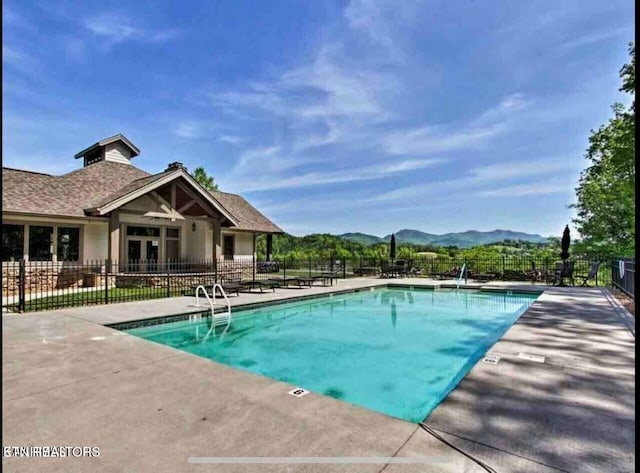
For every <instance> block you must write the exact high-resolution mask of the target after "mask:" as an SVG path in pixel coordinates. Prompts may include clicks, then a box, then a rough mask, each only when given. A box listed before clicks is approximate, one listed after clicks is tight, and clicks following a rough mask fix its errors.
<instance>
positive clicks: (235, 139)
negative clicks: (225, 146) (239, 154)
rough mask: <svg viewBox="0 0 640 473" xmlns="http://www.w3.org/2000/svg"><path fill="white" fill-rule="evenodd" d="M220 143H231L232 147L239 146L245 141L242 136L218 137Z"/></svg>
mask: <svg viewBox="0 0 640 473" xmlns="http://www.w3.org/2000/svg"><path fill="white" fill-rule="evenodd" d="M218 141H222V142H223V143H229V144H230V145H239V144H242V143H244V141H245V139H244V138H243V137H241V136H235V135H220V136H218Z"/></svg>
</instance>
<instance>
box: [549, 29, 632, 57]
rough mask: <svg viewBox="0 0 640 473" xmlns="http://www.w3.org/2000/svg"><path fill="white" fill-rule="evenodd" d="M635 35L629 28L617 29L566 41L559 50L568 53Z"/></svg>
mask: <svg viewBox="0 0 640 473" xmlns="http://www.w3.org/2000/svg"><path fill="white" fill-rule="evenodd" d="M632 34H633V31H632V30H629V29H628V28H617V29H614V30H612V31H604V32H600V33H591V34H587V35H584V36H580V37H579V38H575V39H571V40H568V41H565V42H563V43H561V44H560V45H559V46H558V48H559V49H560V50H562V51H563V52H567V51H570V50H572V49H576V48H579V47H582V46H587V45H590V44H594V43H600V42H602V41H606V40H608V39H611V38H617V37H618V36H622V35H629V36H631V35H632Z"/></svg>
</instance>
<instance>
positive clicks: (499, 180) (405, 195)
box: [369, 159, 575, 202]
mask: <svg viewBox="0 0 640 473" xmlns="http://www.w3.org/2000/svg"><path fill="white" fill-rule="evenodd" d="M574 167H575V166H574V164H573V163H570V162H567V160H566V159H548V160H535V161H520V162H508V163H500V164H493V165H489V166H479V167H476V168H473V169H471V170H470V171H469V172H468V173H467V174H464V175H461V176H460V177H458V178H454V179H444V180H439V181H438V180H436V181H429V182H426V183H424V184H419V185H414V186H407V187H402V188H399V189H395V190H391V191H387V192H384V193H381V194H378V195H376V196H375V197H373V198H371V199H369V200H370V201H373V202H388V201H402V200H405V201H406V200H415V199H420V198H424V197H427V196H432V195H435V194H439V195H449V193H450V192H454V191H456V190H463V189H464V190H465V193H468V192H470V191H474V192H475V193H476V194H477V195H490V194H486V193H490V192H493V191H495V189H494V188H491V189H484V190H483V187H486V186H489V185H494V186H495V185H500V186H503V187H501V189H506V187H504V186H505V184H508V181H509V180H511V179H523V178H530V177H534V176H540V175H548V174H552V173H556V172H561V171H564V172H567V171H575V169H574ZM520 186H524V184H522V185H521V184H516V185H515V186H512V187H511V188H513V189H514V194H513V195H523V194H517V193H516V192H518V191H519V192H525V191H526V189H525V188H524V187H522V188H520ZM516 187H517V189H516ZM481 192H486V193H485V194H480V193H481Z"/></svg>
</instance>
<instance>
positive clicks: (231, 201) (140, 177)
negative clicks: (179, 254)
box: [2, 161, 283, 233]
mask: <svg viewBox="0 0 640 473" xmlns="http://www.w3.org/2000/svg"><path fill="white" fill-rule="evenodd" d="M169 173H170V171H165V172H162V173H158V174H149V173H147V172H145V171H143V170H141V169H138V168H136V167H134V166H132V165H130V164H122V163H117V162H111V161H100V162H97V163H95V164H91V165H90V166H86V167H84V168H82V169H78V170H76V171H72V172H70V173H67V174H63V175H61V176H52V175H50V174H42V173H37V172H30V171H23V170H19V169H11V168H2V212H3V213H4V212H15V213H26V214H35V215H43V216H45V215H49V216H52V215H55V216H68V217H86V215H87V213H86V212H85V210H86V209H92V208H96V207H99V206H102V205H104V204H105V203H108V202H111V201H113V200H115V199H117V198H119V197H121V196H123V195H126V194H128V193H130V192H132V191H134V190H136V189H140V188H142V187H144V186H145V185H147V184H150V183H153V182H155V181H156V180H158V179H161V178H162V177H164V176H165V175H167V174H169ZM116 184H117V186H118V187H116ZM211 194H212V195H213V197H214V199H216V200H217V201H218V202H219V203H220V204H221V205H222V206H223V207H224V209H225V210H226V211H227V212H229V213H230V214H231V215H232V216H233V217H234V219H235V220H236V221H237V222H238V225H237V226H236V227H233V228H234V229H238V230H246V231H254V232H264V233H282V232H283V231H282V229H280V227H278V226H277V225H275V224H274V223H273V222H271V221H270V220H269V219H268V218H266V217H265V216H264V215H262V214H261V213H260V212H258V210H256V209H255V208H254V207H253V206H252V205H251V204H249V202H247V201H246V200H245V199H244V198H243V197H242V196H239V195H236V194H229V193H226V192H212V193H211Z"/></svg>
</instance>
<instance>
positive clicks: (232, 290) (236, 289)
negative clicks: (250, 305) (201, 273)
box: [185, 282, 242, 297]
mask: <svg viewBox="0 0 640 473" xmlns="http://www.w3.org/2000/svg"><path fill="white" fill-rule="evenodd" d="M198 286H199V285H194V286H191V292H189V294H191V295H194V294H195V292H196V289H197V288H198ZM202 286H203V287H204V288H205V289H206V291H207V294H208V295H209V297H213V295H214V294H213V286H209V287H207V286H205V285H202ZM220 286H222V290H223V291H224V293H225V294H227V295H229V294H235V295H236V296H239V295H240V290H241V289H242V285H241V284H240V283H239V282H225V283H221V284H220ZM186 294H187V292H185V295H186ZM215 295H216V297H220V296H222V294H220V291H219V290H217V291H216V294H215Z"/></svg>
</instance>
